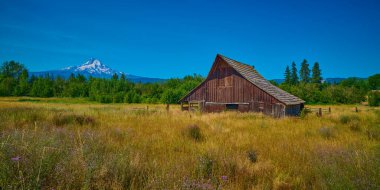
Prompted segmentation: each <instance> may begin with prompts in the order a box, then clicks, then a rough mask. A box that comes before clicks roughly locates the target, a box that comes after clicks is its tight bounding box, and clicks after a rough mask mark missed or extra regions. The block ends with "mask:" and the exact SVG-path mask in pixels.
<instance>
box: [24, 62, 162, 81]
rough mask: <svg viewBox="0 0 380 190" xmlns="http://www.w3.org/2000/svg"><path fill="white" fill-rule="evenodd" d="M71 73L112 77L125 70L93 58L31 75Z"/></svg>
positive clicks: (145, 78) (67, 75)
mask: <svg viewBox="0 0 380 190" xmlns="http://www.w3.org/2000/svg"><path fill="white" fill-rule="evenodd" d="M71 74H75V75H77V74H81V75H84V76H85V77H90V76H91V77H95V78H111V77H112V76H113V75H114V74H117V75H119V76H120V75H122V74H123V72H119V71H116V70H113V69H111V68H110V67H108V66H106V65H104V64H103V63H102V62H100V61H99V60H98V59H95V58H92V59H90V60H88V61H87V62H85V63H84V64H82V65H78V66H70V67H66V68H63V69H59V70H51V71H41V72H31V75H35V76H46V75H49V76H52V77H58V76H60V77H63V78H68V77H69V76H70V75H71ZM124 75H125V76H126V78H127V79H128V80H130V81H132V82H142V83H147V82H162V81H164V79H159V78H148V77H140V76H135V75H130V74H125V73H124Z"/></svg>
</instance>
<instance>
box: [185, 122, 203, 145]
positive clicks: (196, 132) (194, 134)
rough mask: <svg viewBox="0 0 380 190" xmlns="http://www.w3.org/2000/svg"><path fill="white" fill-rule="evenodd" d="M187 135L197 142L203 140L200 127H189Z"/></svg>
mask: <svg viewBox="0 0 380 190" xmlns="http://www.w3.org/2000/svg"><path fill="white" fill-rule="evenodd" d="M186 133H187V135H188V136H189V137H190V138H191V139H193V140H195V141H201V140H202V139H203V135H202V132H201V128H200V127H199V126H198V125H189V126H187V128H186Z"/></svg>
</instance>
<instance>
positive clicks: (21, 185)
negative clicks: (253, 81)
mask: <svg viewBox="0 0 380 190" xmlns="http://www.w3.org/2000/svg"><path fill="white" fill-rule="evenodd" d="M18 99H20V98H13V99H12V98H8V99H7V98H2V99H0V189H217V188H219V189H379V188H380V172H379V171H380V111H379V110H375V109H369V108H367V107H364V106H362V107H360V110H361V111H360V112H358V113H356V112H354V110H353V109H352V107H351V106H344V105H342V106H333V107H332V113H331V114H325V115H323V117H322V118H319V117H316V116H315V115H314V114H309V115H307V116H305V117H304V118H302V119H301V118H283V119H274V118H270V117H266V116H263V115H260V114H254V113H236V112H225V113H219V114H200V113H189V112H181V111H179V107H178V106H171V109H170V111H169V112H167V111H166V110H165V105H149V109H148V110H147V109H146V106H147V105H142V104H135V105H128V104H117V105H115V104H107V105H102V104H94V103H91V102H87V101H86V100H75V99H55V100H54V101H50V99H39V101H22V102H19V101H18ZM71 101H72V102H77V103H72V102H71ZM80 101H83V102H82V103H79V102H80ZM69 102H70V103H69ZM342 118H343V119H342ZM353 126H354V127H353ZM355 127H358V128H359V130H357V129H356V128H355Z"/></svg>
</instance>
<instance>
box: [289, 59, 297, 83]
mask: <svg viewBox="0 0 380 190" xmlns="http://www.w3.org/2000/svg"><path fill="white" fill-rule="evenodd" d="M290 76H291V77H290V84H292V85H296V84H298V74H297V66H296V63H295V62H294V61H293V63H292V72H291V75H290Z"/></svg>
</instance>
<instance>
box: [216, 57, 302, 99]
mask: <svg viewBox="0 0 380 190" xmlns="http://www.w3.org/2000/svg"><path fill="white" fill-rule="evenodd" d="M218 56H219V57H220V58H222V59H223V60H224V61H225V62H226V63H227V64H229V65H230V66H231V67H232V68H234V69H235V70H236V71H237V72H238V73H240V74H241V75H242V76H243V77H244V78H245V79H247V80H248V81H249V82H251V83H252V84H254V85H255V86H257V87H258V88H260V89H261V90H263V91H265V92H266V93H268V94H270V95H272V96H273V97H274V98H276V99H277V100H279V101H280V102H282V103H284V104H286V105H296V104H301V103H305V101H304V100H302V99H300V98H298V97H297V96H294V95H292V94H290V93H288V92H286V91H284V90H282V89H280V88H279V87H277V86H275V85H273V84H272V83H270V82H269V81H267V80H266V79H265V78H264V77H263V76H261V75H260V74H259V73H258V72H257V71H256V70H255V69H254V68H253V67H252V66H250V65H247V64H244V63H241V62H238V61H235V60H233V59H230V58H228V57H225V56H223V55H220V54H218V55H217V57H218Z"/></svg>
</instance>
